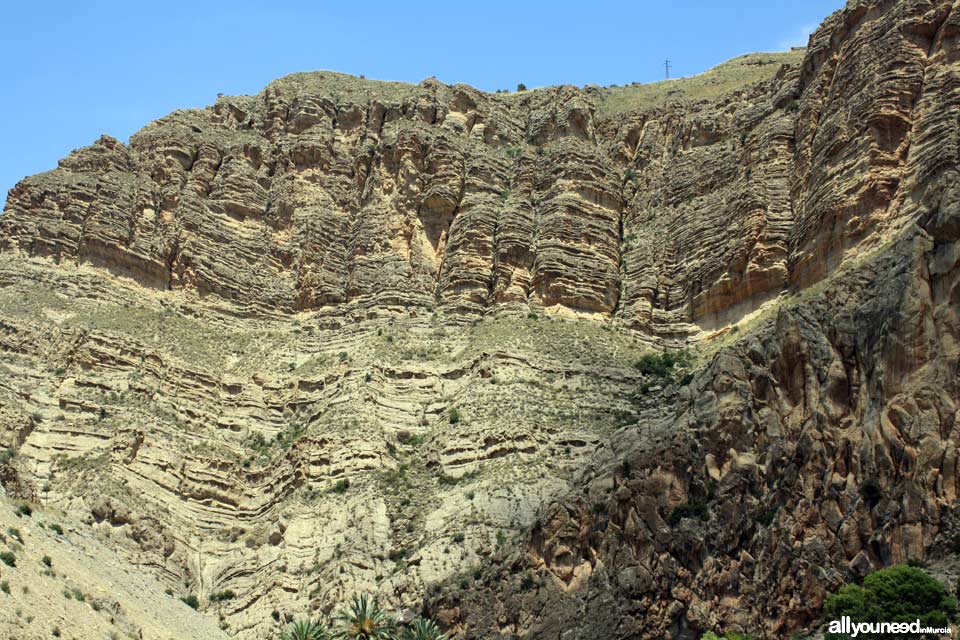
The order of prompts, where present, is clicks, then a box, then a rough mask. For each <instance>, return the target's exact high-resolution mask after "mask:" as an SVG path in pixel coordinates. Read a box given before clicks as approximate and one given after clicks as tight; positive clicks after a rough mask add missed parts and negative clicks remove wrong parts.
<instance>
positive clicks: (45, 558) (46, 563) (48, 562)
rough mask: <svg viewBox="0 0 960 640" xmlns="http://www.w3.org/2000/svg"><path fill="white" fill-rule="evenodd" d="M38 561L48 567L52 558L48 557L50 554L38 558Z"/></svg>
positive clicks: (51, 562) (51, 563)
mask: <svg viewBox="0 0 960 640" xmlns="http://www.w3.org/2000/svg"><path fill="white" fill-rule="evenodd" d="M40 562H42V563H43V564H45V565H47V566H48V567H50V566H52V565H53V560H51V559H50V556H43V558H41V559H40Z"/></svg>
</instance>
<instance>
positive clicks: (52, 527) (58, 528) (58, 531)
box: [48, 523, 63, 536]
mask: <svg viewBox="0 0 960 640" xmlns="http://www.w3.org/2000/svg"><path fill="white" fill-rule="evenodd" d="M48 528H49V529H50V531H53V532H54V533H55V534H57V535H60V536H62V535H63V527H61V526H60V525H58V524H57V523H53V524H51V525H50V526H49V527H48Z"/></svg>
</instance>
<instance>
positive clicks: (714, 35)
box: [0, 0, 843, 201]
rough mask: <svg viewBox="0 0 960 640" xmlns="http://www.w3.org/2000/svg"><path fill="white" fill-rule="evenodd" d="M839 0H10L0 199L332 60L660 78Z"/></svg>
mask: <svg viewBox="0 0 960 640" xmlns="http://www.w3.org/2000/svg"><path fill="white" fill-rule="evenodd" d="M842 5H843V2H842V0H805V1H804V2H796V1H795V0H726V1H724V2H717V1H716V0H709V1H707V0H700V1H692V0H671V1H668V2H652V1H648V0H644V1H635V2H626V1H624V2H607V1H605V0H591V1H589V2H580V3H575V4H574V3H570V4H567V3H564V2H550V3H544V2H524V1H523V0H513V1H512V2H503V1H500V0H485V1H484V2H450V3H445V2H430V3H418V2H389V3H388V2H374V1H364V2H350V1H349V0H347V1H344V0H339V1H338V2H332V3H331V2H324V1H321V0H314V1H310V2H308V1H297V2H293V1H284V0H275V1H274V2H267V1H256V0H232V1H229V2H223V1H219V2H212V1H207V0H194V1H193V2H185V1H180V0H164V1H162V2H140V1H138V0H124V1H122V2H119V1H112V0H111V1H97V0H87V1H83V2H77V1H76V0H70V1H69V2H66V1H60V0H57V1H48V2H40V1H35V2H9V3H5V5H4V6H3V8H2V10H0V15H2V16H3V22H4V30H3V31H4V37H3V38H0V73H2V75H0V77H2V79H3V82H2V85H0V140H2V141H3V153H2V154H0V199H2V200H3V201H5V199H6V193H7V190H9V189H10V188H11V187H13V185H14V184H15V183H16V182H17V181H18V180H20V178H22V177H23V176H25V175H29V174H33V173H37V172H40V171H45V170H47V169H52V168H54V167H55V166H56V164H57V160H58V159H59V158H61V157H63V156H65V155H66V154H67V153H69V152H70V150H72V149H74V148H76V147H80V146H84V145H87V144H90V143H91V142H92V141H94V140H96V139H97V138H98V137H99V136H100V134H102V133H107V134H109V135H112V136H114V137H116V138H120V139H121V140H124V141H126V140H127V139H128V138H129V136H130V135H131V134H132V133H134V132H135V131H136V130H137V129H139V128H140V127H142V126H143V125H144V124H146V123H147V122H149V121H150V120H153V119H155V118H158V117H160V116H162V115H164V114H166V113H169V112H170V111H173V110H174V109H177V108H187V107H202V106H205V105H209V104H212V103H213V102H214V100H215V99H216V96H217V94H218V93H226V94H249V93H256V92H257V91H259V90H260V89H261V88H262V87H263V86H264V85H266V84H267V83H268V82H270V80H272V79H274V78H277V77H280V76H282V75H285V74H288V73H292V72H294V71H307V70H313V69H332V70H336V71H343V72H346V73H352V74H357V75H359V74H364V75H366V76H367V77H368V78H377V79H384V80H403V81H408V82H419V81H420V80H422V79H424V78H426V77H429V76H436V77H438V78H439V79H440V80H442V81H444V82H448V83H455V82H465V83H468V84H471V85H474V86H476V87H479V88H481V89H485V90H489V91H493V90H496V89H508V88H509V89H513V88H515V87H516V85H517V83H519V82H523V83H525V84H526V85H527V86H528V87H536V86H543V85H551V84H563V83H569V84H575V85H584V84H588V83H597V84H600V85H608V84H625V83H629V82H649V81H654V80H659V79H661V78H662V77H663V61H664V60H665V59H667V58H669V59H670V60H671V62H672V65H673V72H672V76H674V77H676V76H682V75H692V74H695V73H699V72H701V71H704V70H706V69H708V68H710V67H712V66H713V65H715V64H718V63H720V62H722V61H724V60H727V59H729V58H732V57H734V56H736V55H739V54H741V53H748V52H752V51H776V50H782V49H785V48H788V47H789V46H791V45H803V44H806V39H807V35H808V34H809V32H810V31H811V30H812V29H813V28H815V27H816V26H817V25H818V24H819V23H820V22H821V21H822V20H823V19H824V18H825V17H826V16H827V15H829V14H830V13H831V12H833V11H835V10H837V9H839V8H840V7H841V6H842Z"/></svg>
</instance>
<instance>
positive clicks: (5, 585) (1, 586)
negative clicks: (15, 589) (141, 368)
mask: <svg viewBox="0 0 960 640" xmlns="http://www.w3.org/2000/svg"><path fill="white" fill-rule="evenodd" d="M0 591H3V592H4V593H5V594H7V595H10V583H9V582H7V581H6V580H4V581H3V582H0Z"/></svg>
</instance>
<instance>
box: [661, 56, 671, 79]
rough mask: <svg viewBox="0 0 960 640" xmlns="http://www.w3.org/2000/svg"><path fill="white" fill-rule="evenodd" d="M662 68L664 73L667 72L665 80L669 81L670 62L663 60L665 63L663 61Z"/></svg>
mask: <svg viewBox="0 0 960 640" xmlns="http://www.w3.org/2000/svg"><path fill="white" fill-rule="evenodd" d="M663 68H664V70H666V72H667V80H669V79H670V61H669V60H665V61H664V63H663Z"/></svg>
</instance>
